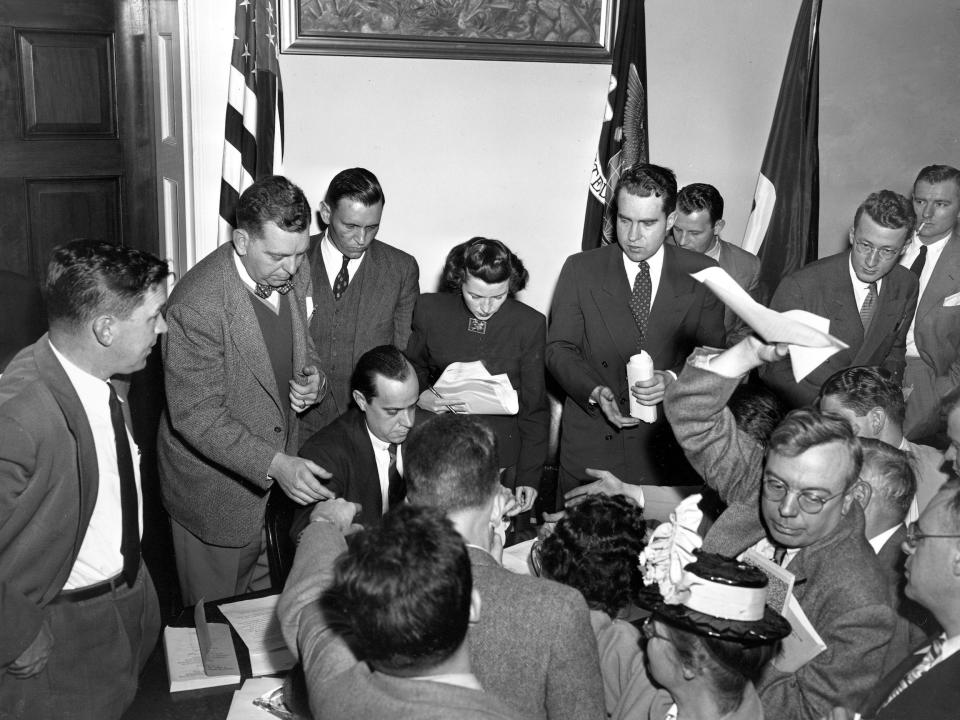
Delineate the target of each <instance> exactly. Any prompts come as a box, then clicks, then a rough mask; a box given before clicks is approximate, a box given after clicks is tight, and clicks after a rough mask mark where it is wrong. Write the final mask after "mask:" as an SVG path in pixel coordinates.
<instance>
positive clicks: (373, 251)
mask: <svg viewBox="0 0 960 720" xmlns="http://www.w3.org/2000/svg"><path fill="white" fill-rule="evenodd" d="M379 244H380V243H379V241H377V240H374V241H373V242H372V243H370V247H369V248H367V251H366V252H365V253H364V258H363V262H362V263H361V264H360V269H359V270H358V271H357V277H356V280H357V281H358V282H359V285H358V287H357V289H356V292H358V293H359V294H360V299H359V305H358V306H357V318H358V320H359V318H375V317H377V316H378V315H379V314H380V307H379V306H380V304H381V302H382V300H383V295H382V294H381V293H379V292H376V289H377V288H378V287H379V286H380V279H381V278H382V277H383V275H384V268H383V257H382V256H381V254H380V248H379V247H378V245H379ZM351 282H353V281H351ZM367 284H369V285H370V287H371V288H372V291H369V292H364V291H363V288H364V286H365V285H367ZM358 325H360V323H358ZM357 329H358V331H359V330H360V327H358V328H357ZM391 334H392V333H391ZM353 343H354V346H353V357H359V356H360V354H361V353H360V348H359V347H358V346H359V345H360V344H361V343H362V344H363V345H364V346H366V344H367V339H366V337H365V336H364V334H363V333H362V332H355V333H354V334H353ZM369 349H370V348H369V347H364V348H363V350H362V352H366V351H367V350H369ZM403 349H405V348H401V350H403Z"/></svg>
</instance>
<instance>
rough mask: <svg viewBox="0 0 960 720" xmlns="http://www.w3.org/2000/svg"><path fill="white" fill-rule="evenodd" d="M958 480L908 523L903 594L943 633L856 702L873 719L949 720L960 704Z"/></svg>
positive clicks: (840, 718) (841, 715) (839, 718)
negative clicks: (929, 615) (865, 698)
mask: <svg viewBox="0 0 960 720" xmlns="http://www.w3.org/2000/svg"><path fill="white" fill-rule="evenodd" d="M958 508H960V482H958V481H957V479H956V478H953V479H951V480H950V481H949V482H948V483H947V484H946V485H945V486H944V487H943V488H942V489H941V490H940V492H938V493H937V495H936V496H935V497H934V498H933V500H931V501H930V504H929V505H927V507H926V509H925V510H924V511H923V513H921V515H920V519H919V520H918V521H917V522H916V523H914V524H913V525H911V526H910V529H909V530H908V531H907V536H906V539H905V540H904V543H903V550H904V552H906V553H907V561H906V566H905V567H906V573H907V585H906V595H907V597H909V598H911V599H913V600H915V601H916V602H918V603H919V604H920V605H922V606H923V607H924V608H926V609H927V610H928V611H930V613H931V614H932V615H933V616H934V617H935V618H936V619H937V622H938V623H939V624H940V626H941V627H942V628H943V633H942V634H941V635H939V636H938V637H936V638H933V639H932V641H929V642H927V641H924V642H923V643H922V644H921V645H920V646H919V647H917V648H916V652H914V653H911V654H910V655H908V656H907V657H906V658H904V660H903V661H902V662H901V663H900V664H899V665H898V666H897V667H895V668H894V669H893V670H891V671H890V672H889V673H888V674H887V675H886V676H885V677H884V678H883V679H881V680H880V682H878V683H877V684H876V685H875V687H874V688H873V691H872V692H871V693H870V695H869V696H868V698H867V700H866V702H865V703H863V705H862V706H860V708H859V709H860V711H861V713H862V716H863V717H864V718H868V719H869V718H876V720H914V718H924V720H948V719H950V720H952V719H953V718H955V717H957V708H958V707H960V683H958V682H957V675H958V673H960V653H958V652H957V651H958V650H960V572H958V571H957V568H958V567H960V510H958ZM852 717H853V713H852V711H851V710H845V709H843V708H842V707H838V708H835V709H834V711H833V712H832V713H831V714H830V715H829V718H831V720H850V718H852Z"/></svg>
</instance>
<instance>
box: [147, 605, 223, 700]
mask: <svg viewBox="0 0 960 720" xmlns="http://www.w3.org/2000/svg"><path fill="white" fill-rule="evenodd" d="M193 617H194V620H195V625H196V627H195V628H192V627H167V628H164V630H163V649H164V652H165V654H166V657H167V674H168V676H169V677H170V692H181V691H183V690H199V689H200V688H208V687H216V686H219V685H235V684H238V683H239V682H240V667H239V665H238V663H237V653H236V650H234V647H233V638H232V637H231V636H230V627H229V626H228V625H224V624H223V623H208V622H207V619H206V617H205V616H204V613H203V601H202V600H201V601H200V602H198V603H197V605H196V608H195V609H194V615H193Z"/></svg>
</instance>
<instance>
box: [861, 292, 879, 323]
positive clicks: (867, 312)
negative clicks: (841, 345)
mask: <svg viewBox="0 0 960 720" xmlns="http://www.w3.org/2000/svg"><path fill="white" fill-rule="evenodd" d="M876 309H877V284H876V283H875V282H872V283H870V287H869V288H867V296H866V297H865V298H864V299H863V305H861V306H860V322H862V323H863V331H864V332H866V331H867V330H868V329H869V328H870V321H871V320H873V313H874V311H875V310H876Z"/></svg>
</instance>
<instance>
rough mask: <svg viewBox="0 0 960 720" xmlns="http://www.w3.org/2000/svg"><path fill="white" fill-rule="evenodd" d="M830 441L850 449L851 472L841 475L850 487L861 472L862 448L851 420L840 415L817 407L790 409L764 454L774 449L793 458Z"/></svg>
mask: <svg viewBox="0 0 960 720" xmlns="http://www.w3.org/2000/svg"><path fill="white" fill-rule="evenodd" d="M833 442H836V443H840V444H841V445H843V446H844V447H846V449H847V451H848V452H849V453H850V460H851V467H850V472H849V473H848V475H847V477H846V478H844V488H845V489H850V487H852V486H853V484H854V483H855V482H856V481H857V477H858V476H859V475H860V466H861V465H862V464H863V449H862V448H861V447H860V441H859V439H858V438H857V436H856V435H854V433H853V428H852V427H850V423H848V422H847V421H846V420H844V419H843V418H842V417H840V416H839V415H834V414H833V413H825V412H821V411H820V410H817V409H816V408H801V409H799V410H791V411H790V412H788V413H787V416H786V417H785V418H784V419H783V422H781V423H780V424H779V425H778V426H777V429H776V430H774V431H773V433H772V434H771V435H770V442H769V443H767V454H768V455H769V454H770V453H772V452H775V453H777V454H779V455H783V456H785V457H791V458H793V457H797V456H798V455H800V454H801V453H805V452H806V451H807V450H809V449H811V448H813V447H817V446H818V445H826V444H827V443H833Z"/></svg>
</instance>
